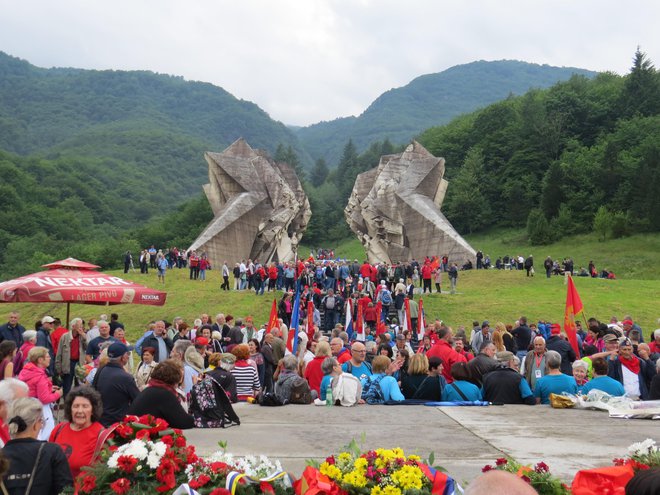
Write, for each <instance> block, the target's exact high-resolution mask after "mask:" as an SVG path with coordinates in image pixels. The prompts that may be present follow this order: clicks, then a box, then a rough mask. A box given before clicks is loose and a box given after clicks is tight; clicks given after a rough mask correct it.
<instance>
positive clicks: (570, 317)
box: [564, 275, 584, 359]
mask: <svg viewBox="0 0 660 495" xmlns="http://www.w3.org/2000/svg"><path fill="white" fill-rule="evenodd" d="M583 310H584V306H583V305H582V300H581V299H580V295H579V294H578V292H577V289H576V288H575V285H574V284H573V277H571V276H570V275H569V276H568V290H567V291H566V311H565V312H564V332H566V336H567V337H568V341H569V342H570V344H571V347H572V348H573V350H574V351H575V355H576V356H577V358H578V359H580V355H581V354H580V347H579V346H578V338H577V327H576V326H575V317H576V316H577V315H579V314H580V313H582V311H583Z"/></svg>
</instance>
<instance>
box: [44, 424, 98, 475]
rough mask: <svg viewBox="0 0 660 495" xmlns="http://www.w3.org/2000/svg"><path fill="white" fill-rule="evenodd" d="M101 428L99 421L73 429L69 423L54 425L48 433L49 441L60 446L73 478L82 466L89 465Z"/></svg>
mask: <svg viewBox="0 0 660 495" xmlns="http://www.w3.org/2000/svg"><path fill="white" fill-rule="evenodd" d="M102 430H103V425H102V424H101V423H92V425H91V426H89V427H88V428H85V429H84V430H80V431H74V430H72V429H71V425H70V424H69V423H64V426H56V427H55V428H54V429H53V432H52V433H51V434H50V438H49V441H50V442H53V443H56V444H58V445H59V446H60V447H62V450H63V451H64V455H65V456H66V458H67V460H68V461H69V468H71V475H72V476H73V477H74V478H75V477H76V476H78V474H80V470H81V469H82V468H83V467H84V466H89V464H90V463H91V461H92V456H93V455H94V449H95V448H96V440H97V439H98V437H99V433H101V431H102Z"/></svg>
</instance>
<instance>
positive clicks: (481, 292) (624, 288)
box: [0, 253, 660, 341]
mask: <svg viewBox="0 0 660 495" xmlns="http://www.w3.org/2000/svg"><path fill="white" fill-rule="evenodd" d="M528 254H529V253H528ZM110 273H112V274H113V275H117V276H119V277H124V274H123V271H122V270H118V271H111V272H110ZM124 278H126V279H128V280H132V281H135V282H137V283H141V284H144V285H147V286H150V287H158V288H163V289H164V290H165V291H166V292H167V294H168V295H167V303H166V304H165V306H162V307H158V306H141V305H118V306H112V307H103V306H92V305H72V306H71V317H72V318H73V317H76V316H80V317H82V318H84V319H85V320H87V319H89V318H91V317H98V316H99V315H100V314H101V313H107V314H109V313H111V312H117V313H118V314H119V316H120V321H121V322H123V323H124V324H125V325H126V329H127V332H128V335H129V340H131V341H134V340H135V339H136V337H137V336H139V335H141V334H142V331H143V329H144V328H145V325H146V324H147V323H148V322H149V321H150V320H153V319H159V318H165V319H167V320H171V319H172V318H173V317H175V316H182V317H183V318H184V319H185V320H186V321H187V322H189V323H191V324H192V322H193V320H194V319H195V318H198V317H199V315H200V314H202V313H208V314H209V315H212V316H213V315H215V314H216V313H219V312H224V313H225V314H227V313H230V314H232V315H234V316H235V317H241V316H242V317H244V316H247V315H253V316H254V317H255V320H256V322H258V323H265V322H267V321H268V315H269V314H270V308H271V305H272V302H273V298H274V297H275V295H274V294H268V293H265V295H264V296H259V297H257V296H255V295H254V292H247V291H246V292H242V293H239V292H234V291H230V292H222V291H221V290H220V284H221V277H220V274H219V272H218V271H217V270H213V271H210V272H207V280H206V281H205V282H201V281H191V280H189V279H188V271H187V270H177V269H174V270H170V271H168V274H167V283H166V284H165V286H164V287H162V286H161V285H159V284H158V282H157V279H156V272H155V270H151V271H150V272H149V274H148V275H141V274H140V273H139V272H137V273H129V274H128V276H126V277H124ZM574 280H575V285H576V287H577V290H578V292H579V294H580V296H581V298H582V302H583V303H584V307H585V314H586V316H587V317H591V316H595V317H597V318H599V319H601V320H605V321H608V320H609V318H610V316H612V315H616V316H617V317H619V318H620V319H621V318H622V317H623V316H624V315H625V314H630V315H632V317H633V319H634V320H635V321H636V322H638V323H639V324H640V326H641V327H642V329H643V330H644V335H645V338H647V339H648V335H649V333H650V332H651V331H653V330H654V329H655V328H658V327H659V326H660V325H659V324H658V322H657V320H658V318H659V317H660V311H659V310H658V301H659V300H660V280H624V279H619V280H601V279H591V278H579V277H576V278H575V279H574ZM448 285H449V283H448V280H446V279H445V280H443V288H444V289H445V290H447V289H448ZM458 292H459V293H458V294H455V295H450V294H446V293H442V294H433V295H428V294H427V295H426V296H424V297H423V300H424V308H425V312H426V316H427V320H430V319H435V318H440V319H442V320H444V321H446V322H447V323H448V324H450V325H452V326H454V328H455V327H456V326H458V325H465V326H466V327H468V328H469V326H470V325H471V324H472V321H473V320H479V321H481V320H484V319H487V320H490V321H491V323H492V322H496V321H503V322H505V323H506V322H513V321H514V320H515V319H516V318H518V317H519V316H521V315H526V316H527V317H528V318H529V319H530V321H535V320H538V319H543V320H546V321H548V320H549V321H558V322H562V321H563V315H564V304H565V300H566V286H565V285H564V280H563V278H561V277H553V278H551V279H546V278H545V276H543V275H542V274H539V273H537V274H536V276H535V277H533V278H527V277H526V276H525V272H524V271H522V272H519V271H497V270H488V271H486V270H480V271H476V270H473V271H469V272H460V274H459V278H458ZM280 295H281V293H277V297H279V296H280ZM12 310H18V311H20V313H21V320H20V321H21V323H22V324H23V325H24V326H25V328H28V329H29V328H33V327H34V323H33V322H34V321H35V320H37V319H38V318H40V317H41V316H43V315H46V314H50V315H53V316H58V317H60V318H62V319H64V318H65V317H66V306H65V305H63V304H4V305H2V306H0V322H3V323H4V322H6V321H7V318H8V315H9V312H10V311H12Z"/></svg>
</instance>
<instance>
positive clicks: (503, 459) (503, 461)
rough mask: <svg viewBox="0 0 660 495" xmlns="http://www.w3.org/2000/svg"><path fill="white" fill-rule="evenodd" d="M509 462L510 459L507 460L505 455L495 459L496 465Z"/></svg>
mask: <svg viewBox="0 0 660 495" xmlns="http://www.w3.org/2000/svg"><path fill="white" fill-rule="evenodd" d="M507 462H509V461H507V460H506V459H505V458H504V457H500V458H499V459H496V460H495V465H496V466H504V465H505V464H506V463H507Z"/></svg>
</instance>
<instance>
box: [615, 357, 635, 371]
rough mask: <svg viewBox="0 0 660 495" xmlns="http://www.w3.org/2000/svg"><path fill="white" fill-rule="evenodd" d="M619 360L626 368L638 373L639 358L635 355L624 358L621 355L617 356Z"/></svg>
mask: <svg viewBox="0 0 660 495" xmlns="http://www.w3.org/2000/svg"><path fill="white" fill-rule="evenodd" d="M619 361H621V364H622V365H624V366H625V367H626V368H628V369H629V370H630V371H632V372H633V373H635V374H636V375H639V359H637V358H636V357H635V356H631V358H630V359H625V358H624V357H623V356H619Z"/></svg>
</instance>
